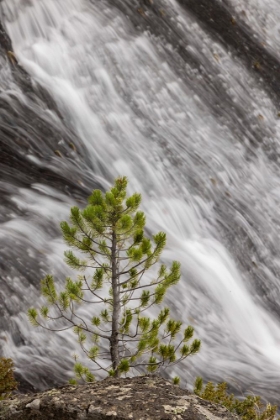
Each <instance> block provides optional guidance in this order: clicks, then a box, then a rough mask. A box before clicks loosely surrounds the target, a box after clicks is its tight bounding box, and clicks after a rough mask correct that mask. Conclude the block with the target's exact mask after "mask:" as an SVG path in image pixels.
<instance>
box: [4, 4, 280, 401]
mask: <svg viewBox="0 0 280 420" xmlns="http://www.w3.org/2000/svg"><path fill="white" fill-rule="evenodd" d="M120 3H121V2H120ZM116 4H117V3H116ZM163 5H164V7H165V9H166V10H167V12H168V13H170V16H171V18H170V22H171V23H170V25H172V26H171V30H173V31H174V34H176V36H178V37H182V38H181V40H182V41H184V42H185V40H187V43H186V46H185V51H186V54H188V56H190V57H193V60H194V61H192V62H188V61H187V60H186V62H184V63H183V64H182V63H181V64H180V66H181V67H180V68H179V64H178V63H179V62H178V60H177V58H176V57H177V56H176V54H177V52H176V50H175V49H174V47H173V46H172V45H171V44H170V43H169V42H167V40H166V39H165V36H164V35H165V34H164V33H163V34H162V36H158V35H157V34H154V33H153V30H152V28H151V30H150V31H144V32H143V31H142V30H141V31H140V30H139V29H137V28H135V27H134V26H133V24H132V23H131V21H130V20H129V18H128V17H127V16H125V15H124V14H123V13H121V12H120V11H119V10H118V9H117V7H112V6H109V5H108V4H107V3H106V2H102V3H101V4H100V2H99V3H97V2H95V1H92V2H89V1H86V0H84V1H78V0H63V1H62V0H56V1H53V0H48V1H47V0H37V1H33V0H29V1H23V0H18V1H15V0H14V1H11V0H9V1H8V0H7V1H5V0H4V1H2V2H1V3H0V8H1V9H0V10H1V15H2V17H3V19H4V22H5V26H6V28H7V30H8V33H9V35H10V36H11V39H12V42H13V47H14V51H15V54H16V57H17V58H18V60H19V62H20V63H21V65H22V66H23V67H24V68H25V69H26V70H27V71H28V72H29V73H30V74H31V75H32V77H33V78H34V79H35V80H37V81H38V82H39V83H40V84H41V85H42V86H44V87H45V88H46V89H47V90H48V91H49V93H51V95H52V97H53V98H54V99H55V101H56V103H57V104H58V107H59V110H60V112H61V114H62V116H63V120H64V122H65V123H66V125H67V126H68V127H69V128H71V131H72V132H74V133H75V135H76V137H77V139H78V141H79V142H81V144H82V145H83V147H84V148H85V150H86V153H85V155H86V156H85V157H84V163H85V166H84V168H86V171H87V174H88V176H91V177H92V180H93V182H99V183H100V184H102V185H103V187H104V188H106V187H107V186H108V185H109V183H110V182H111V181H112V179H113V178H114V177H115V176H117V175H119V174H123V175H127V176H128V177H129V179H130V190H131V191H135V190H136V191H139V192H141V193H142V195H143V209H144V211H145V212H146V214H147V220H148V230H149V231H152V232H154V231H156V230H158V229H162V230H164V231H166V232H167V233H168V248H167V251H166V252H165V254H164V256H163V258H164V259H165V260H167V261H171V260H173V259H177V260H179V261H181V262H182V280H181V283H180V285H179V286H177V288H176V289H174V290H173V291H172V292H171V296H170V298H169V303H170V304H171V306H172V307H173V310H174V312H175V313H177V314H178V315H180V316H183V319H184V320H185V322H189V323H191V324H193V325H194V326H195V328H196V331H197V335H198V336H199V337H201V338H202V340H203V343H204V346H203V349H202V351H201V353H200V354H199V355H198V356H196V357H195V358H193V359H192V360H190V361H187V362H186V365H185V366H180V367H178V369H177V368H175V371H176V369H177V371H178V372H179V370H180V371H182V369H185V370H186V377H187V378H188V380H190V382H191V379H193V378H194V376H195V375H196V374H198V373H203V375H204V376H205V377H208V378H211V379H214V380H215V379H216V380H223V379H227V380H228V381H229V382H231V383H232V384H234V379H233V378H235V380H237V382H238V384H239V385H240V386H241V387H242V388H243V389H248V388H249V387H250V386H252V385H254V386H253V389H254V390H255V391H257V390H259V389H260V390H262V391H263V389H265V391H263V392H262V393H264V394H265V395H266V396H267V397H268V396H271V397H272V398H276V396H277V383H279V379H278V378H279V373H280V359H279V357H277V355H278V353H279V352H278V348H279V343H280V322H279V313H280V311H279V303H278V300H277V295H278V293H279V281H278V278H277V274H278V273H279V257H278V255H277V249H279V239H278V238H279V223H278V220H279V205H278V204H279V199H280V195H279V192H280V188H279V187H280V182H279V169H278V166H277V160H278V156H279V134H278V132H279V130H278V127H279V120H277V117H276V115H277V109H275V106H274V104H273V102H272V101H271V100H270V98H269V96H268V95H267V94H266V93H265V92H264V91H262V90H261V89H260V87H259V84H257V83H256V80H255V76H254V75H253V74H251V73H250V72H248V70H246V69H245V68H244V66H243V65H242V63H240V62H239V61H238V60H237V59H236V58H235V57H234V56H233V55H232V54H231V53H230V51H227V50H226V49H225V48H224V47H223V46H222V45H220V44H219V43H217V42H213V41H212V39H211V36H210V35H209V34H208V33H207V32H206V31H205V30H203V29H202V28H201V27H200V26H199V24H198V23H197V22H196V21H195V20H194V19H193V18H192V17H191V16H189V15H187V14H186V13H185V12H184V11H183V10H182V9H181V8H180V6H179V5H178V4H177V3H176V2H175V1H173V0H172V1H171V0H170V1H168V2H163ZM131 13H137V12H136V11H135V10H134V9H133V10H132V11H131ZM141 19H142V17H141V16H139V20H141ZM178 34H179V35H178ZM174 36H175V35H174ZM271 42H273V39H272V41H271ZM173 57H174V60H173ZM175 58H176V59H175ZM176 60H177V61H176ZM195 62H197V63H199V65H198V66H197V67H195V64H194V63H195ZM182 69H183V72H182ZM179 74H180V75H181V77H180V76H179ZM223 98H224V101H223ZM217 101H218V102H217ZM219 101H220V102H219ZM217 110H218V111H217ZM53 124H56V122H55V121H53ZM255 139H257V140H258V139H259V140H258V141H255ZM42 147H43V145H42ZM43 155H44V157H45V158H46V157H47V158H48V159H51V162H52V164H53V165H56V166H57V171H60V172H61V173H63V172H64V171H65V168H67V166H68V167H70V168H71V166H69V165H71V163H70V162H68V161H67V160H65V159H63V158H61V159H59V158H55V159H54V158H50V152H49V151H48V150H45V149H44V153H43ZM84 168H83V171H84V170H85V169H84ZM84 182H86V183H87V187H92V184H93V182H92V181H89V179H88V178H87V180H86V181H84ZM10 196H11V201H12V203H13V205H14V206H15V208H16V209H17V212H16V214H11V215H10V218H9V220H8V221H4V222H3V223H2V224H1V225H0V235H1V237H2V238H3V237H5V236H6V235H7V232H9V235H10V237H11V238H12V241H11V243H15V244H16V246H15V248H14V252H15V259H16V258H17V257H16V253H17V252H19V255H20V256H19V257H18V258H19V259H21V262H19V263H18V264H17V265H16V266H15V267H14V268H13V269H12V271H11V273H10V274H9V275H8V276H7V277H6V278H5V282H6V285H7V287H8V288H7V290H6V293H7V295H9V294H11V291H12V296H13V299H15V300H16V302H15V304H14V306H13V307H12V304H10V312H12V314H13V323H14V324H15V325H16V326H17V328H18V329H17V330H16V331H18V330H20V331H21V340H20V342H17V341H16V339H15V334H12V332H11V331H10V332H9V331H6V332H5V333H3V337H4V338H5V340H6V342H3V345H4V347H3V348H4V351H5V352H6V354H9V355H12V356H13V358H14V359H15V361H16V364H17V366H19V371H20V372H21V374H22V375H23V377H25V378H26V379H27V380H28V381H30V382H31V383H33V384H34V385H36V386H39V384H40V375H41V376H42V375H43V377H44V381H47V379H45V378H46V377H47V376H48V375H49V376H52V378H53V379H54V380H57V381H59V380H61V378H62V377H63V375H64V374H65V373H66V372H67V369H71V362H70V361H69V360H70V356H71V353H73V352H74V351H77V346H76V345H75V342H74V340H73V337H72V335H71V334H69V333H64V334H61V335H60V336H56V337H53V336H46V335H45V333H42V332H40V331H37V330H36V331H34V330H32V328H30V327H29V326H28V324H27V321H26V317H25V315H24V311H25V310H26V308H27V307H28V306H30V305H31V304H32V303H33V301H34V300H38V291H37V289H38V284H37V279H38V280H39V278H40V276H42V275H43V274H44V273H46V272H49V271H51V272H53V273H54V274H56V276H57V277H58V278H60V279H61V280H62V279H63V277H64V275H65V274H67V269H66V267H65V265H64V263H63V261H62V255H63V249H64V247H63V244H62V242H61V240H60V239H59V238H58V236H57V235H58V234H57V230H56V228H57V226H58V223H59V221H60V220H62V219H63V218H66V217H67V211H68V210H67V209H68V208H69V206H70V205H71V204H74V203H75V200H74V199H73V198H71V197H70V196H66V195H65V194H63V193H61V192H57V191H55V189H54V188H49V189H47V188H46V187H45V186H43V185H42V184H40V183H38V182H37V180H36V179H34V184H33V185H32V187H31V189H27V188H22V187H21V188H20V187H13V188H11V189H10ZM19 210H20V211H21V212H22V213H21V214H20V213H19ZM53 225H55V228H54V227H53ZM22 246H24V248H25V249H26V250H27V255H26V254H24V253H20V251H19V248H20V247H22ZM34 250H36V252H35V251H34ZM38 250H39V251H40V252H42V254H43V255H44V257H42V256H40V255H39V252H38ZM5 252H11V251H10V250H7V251H4V252H3V254H4V255H5ZM25 260H26V261H28V264H29V265H30V272H29V273H28V274H27V275H26V274H25V273H24V261H25ZM38 261H39V263H38ZM20 263H21V264H22V268H21V267H20ZM32 264H33V265H32ZM34 267H35V268H34ZM14 270H16V272H15V273H13V271H14ZM30 279H32V280H30ZM21 282H23V284H24V285H25V288H26V293H24V296H23V299H22V301H21V302H19V300H20V299H19V296H21V295H22V291H21ZM8 305H9V304H8ZM18 305H19V306H20V313H19V314H18V313H17V311H16V308H17V307H18ZM3 330H5V328H4V327H3ZM11 330H12V327H11ZM46 337H47V338H46ZM48 341H49V345H48V346H47V351H46V342H48ZM60 347H65V348H67V349H68V350H67V353H69V357H68V355H67V358H65V355H64V354H63V355H60V354H57V352H56V349H57V348H60ZM31 357H32V360H35V361H36V364H35V366H34V368H33V367H32V369H29V366H28V367H27V366H26V363H27V362H28V361H30V360H31ZM50 359H51V360H52V362H51V363H50ZM62 361H63V363H62ZM228 377H229V379H228ZM236 378H237V379H236ZM44 381H42V383H41V386H44V385H45V383H46V382H44ZM277 381H278V382H277Z"/></svg>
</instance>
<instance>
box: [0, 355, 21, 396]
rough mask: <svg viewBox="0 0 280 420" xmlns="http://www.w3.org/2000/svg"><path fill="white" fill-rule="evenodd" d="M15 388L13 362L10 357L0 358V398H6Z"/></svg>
mask: <svg viewBox="0 0 280 420" xmlns="http://www.w3.org/2000/svg"><path fill="white" fill-rule="evenodd" d="M16 388H17V382H16V380H15V378H14V363H13V361H12V359H7V358H5V357H1V358H0V400H4V399H6V398H8V397H9V396H10V394H11V392H12V391H13V390H15V389H16Z"/></svg>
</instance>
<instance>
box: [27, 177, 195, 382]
mask: <svg viewBox="0 0 280 420" xmlns="http://www.w3.org/2000/svg"><path fill="white" fill-rule="evenodd" d="M126 189H127V178H126V177H123V178H118V179H116V180H115V183H114V185H113V187H112V188H111V189H110V190H109V191H107V192H106V193H105V194H103V193H102V192H101V191H100V190H94V191H93V192H92V194H91V196H90V197H89V199H88V205H87V206H86V207H85V208H84V209H83V210H81V209H79V208H78V207H73V208H72V209H71V213H70V223H69V222H66V221H64V222H62V223H61V230H62V234H63V237H64V240H65V242H66V243H67V244H68V245H69V246H70V247H71V249H70V250H68V251H66V252H65V260H66V262H67V264H68V265H69V266H70V267H71V268H73V269H74V270H77V271H79V272H80V273H81V274H80V275H78V276H77V278H76V279H75V280H73V279H71V278H66V280H65V287H64V289H63V290H60V291H59V290H58V287H57V286H56V284H55V281H54V278H53V276H51V275H47V276H46V277H45V278H44V279H43V280H42V282H41V291H42V294H43V296H44V297H45V298H46V305H44V306H43V307H41V308H40V309H39V310H38V309H35V308H31V309H30V310H29V312H28V315H29V319H30V322H31V323H32V324H33V325H34V326H41V327H43V328H46V329H49V330H52V331H55V330H56V331H61V330H62V329H64V328H73V330H74V332H75V333H76V335H77V340H78V342H79V344H80V346H81V348H82V350H83V352H84V353H85V354H86V355H87V357H88V358H89V359H90V360H91V361H92V362H93V363H94V368H92V369H91V370H89V369H88V368H87V367H85V366H83V365H82V364H81V363H78V362H77V363H76V364H75V368H74V370H75V374H76V378H78V379H81V378H83V379H84V380H86V381H93V380H94V373H93V372H94V371H97V370H103V371H105V372H107V373H108V374H109V375H112V376H120V375H122V374H126V373H127V372H128V371H129V370H130V369H131V368H136V369H140V370H142V368H146V369H147V371H148V372H151V373H152V372H156V371H157V370H158V369H159V368H160V367H164V368H166V367H168V366H170V365H172V364H174V363H178V362H180V361H182V360H183V359H185V358H186V357H188V356H190V355H193V354H195V353H197V352H198V351H199V348H200V341H199V340H198V339H194V340H193V341H191V342H190V340H191V339H192V337H193V334H194V329H193V327H191V326H188V327H186V328H183V326H182V322H181V321H177V320H175V319H173V318H171V317H170V310H169V308H167V307H164V308H159V313H158V316H157V317H156V318H155V319H151V318H150V317H148V316H145V311H147V309H148V308H150V307H151V306H154V305H156V306H157V305H160V304H161V303H162V301H163V299H164V297H165V294H166V292H167V290H168V289H169V288H170V287H172V286H174V285H176V284H177V283H178V281H179V279H180V263H179V262H178V261H173V263H172V264H171V267H169V268H168V267H167V266H166V265H164V264H160V263H159V258H160V256H161V253H162V251H163V249H164V247H165V244H166V234H165V233H164V232H158V233H157V234H155V235H153V236H152V237H146V236H145V215H144V213H143V212H142V211H139V210H138V208H139V205H140V203H141V195H140V194H133V195H132V196H130V197H127V191H126ZM73 250H76V252H74V251H73ZM152 267H153V268H155V270H153V274H154V276H153V278H152V280H148V279H147V278H145V273H146V272H147V270H149V269H151V268H152ZM106 291H107V293H106ZM85 304H87V305H91V307H92V313H91V321H90V322H88V320H86V319H84V318H83V317H81V316H80V315H79V307H80V306H81V305H85ZM44 321H46V322H44ZM61 321H62V323H61V324H60V322H61ZM65 325H66V326H65ZM100 340H101V341H102V343H103V344H104V342H105V351H104V345H103V346H102V351H101V346H100ZM176 381H177V383H178V378H176V379H175V382H176Z"/></svg>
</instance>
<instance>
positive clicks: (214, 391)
mask: <svg viewBox="0 0 280 420" xmlns="http://www.w3.org/2000/svg"><path fill="white" fill-rule="evenodd" d="M227 386H228V385H227V383H226V382H222V383H220V384H217V385H214V384H213V382H208V383H207V384H206V385H203V380H202V378H201V377H197V378H196V381H195V388H194V393H195V394H197V395H198V396H199V397H200V398H203V399H204V400H208V401H212V402H214V403H217V404H221V405H224V406H225V407H226V408H227V409H228V410H229V411H231V412H233V413H235V414H237V415H238V416H240V417H241V418H242V420H274V419H275V416H276V412H277V406H276V405H271V404H270V403H267V404H264V403H263V402H262V401H261V397H260V396H258V395H247V396H246V397H245V398H244V399H242V400H240V399H238V398H236V397H235V396H234V395H233V394H229V393H228V392H227Z"/></svg>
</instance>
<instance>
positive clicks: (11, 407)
mask: <svg viewBox="0 0 280 420" xmlns="http://www.w3.org/2000/svg"><path fill="white" fill-rule="evenodd" d="M0 410H1V412H0V413H1V414H0V418H1V419H7V420H8V419H10V420H12V419H18V420H19V419H21V420H23V419H24V420H35V419H40V420H50V419H53V420H72V419H73V420H74V419H83V420H85V419H92V420H103V419H115V420H126V419H137V420H141V419H155V420H156V419H158V420H160V419H161V420H169V419H170V420H171V419H172V420H173V419H174V420H175V419H187V420H194V419H197V420H204V419H205V420H206V419H208V420H218V419H228V420H235V419H237V417H236V416H234V415H232V414H231V413H229V412H228V411H227V410H226V409H225V407H222V406H219V405H217V404H212V403H210V402H208V401H205V400H202V399H201V398H199V397H197V396H196V395H193V394H191V393H189V392H188V391H186V390H183V389H181V388H179V387H176V386H174V385H172V384H171V383H170V382H167V381H166V380H164V379H162V378H159V377H155V376H142V377H136V378H132V379H130V378H128V379H111V378H110V379H106V380H104V381H101V382H97V383H94V384H87V385H79V386H73V385H66V386H63V387H60V388H58V389H51V390H49V391H46V392H42V393H38V394H32V395H28V396H26V395H25V396H23V395H20V396H16V397H14V398H12V399H10V400H7V401H5V402H2V403H1V405H0Z"/></svg>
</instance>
